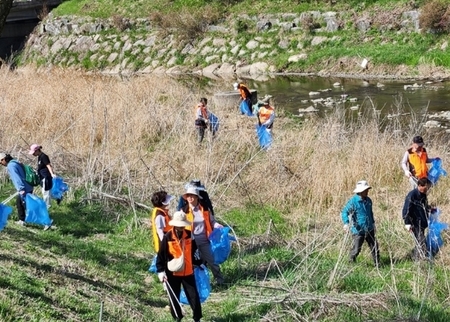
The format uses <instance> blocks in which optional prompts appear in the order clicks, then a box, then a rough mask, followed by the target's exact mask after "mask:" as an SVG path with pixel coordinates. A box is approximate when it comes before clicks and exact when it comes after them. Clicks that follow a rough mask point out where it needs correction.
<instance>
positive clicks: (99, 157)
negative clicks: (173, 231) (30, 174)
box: [0, 69, 450, 322]
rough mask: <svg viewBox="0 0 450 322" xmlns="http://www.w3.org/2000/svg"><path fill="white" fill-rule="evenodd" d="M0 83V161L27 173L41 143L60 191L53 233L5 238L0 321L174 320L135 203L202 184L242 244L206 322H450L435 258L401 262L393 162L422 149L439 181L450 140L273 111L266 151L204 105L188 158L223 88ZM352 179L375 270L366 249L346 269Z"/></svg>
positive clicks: (228, 112)
mask: <svg viewBox="0 0 450 322" xmlns="http://www.w3.org/2000/svg"><path fill="white" fill-rule="evenodd" d="M0 77H1V79H2V80H3V81H2V82H0V91H1V92H2V93H4V94H3V96H2V97H1V100H0V104H1V110H2V113H0V122H1V124H2V136H1V139H0V140H1V141H0V147H1V150H2V151H7V152H11V154H12V155H13V156H17V157H19V158H20V159H21V160H22V161H27V162H35V160H34V159H30V157H29V156H28V155H27V154H26V151H27V150H28V146H29V144H30V143H34V142H37V143H40V144H41V145H42V146H43V151H44V152H46V153H48V154H49V156H50V158H51V160H52V163H53V164H54V167H55V170H56V172H57V173H58V174H61V175H63V176H64V177H65V178H66V179H67V181H68V182H69V184H70V186H71V187H72V191H71V192H70V194H69V196H68V198H67V199H66V200H65V201H64V203H63V205H62V206H60V207H58V206H57V205H56V204H55V205H53V207H52V208H51V209H50V212H51V215H52V217H53V219H54V220H55V223H56V225H57V226H58V229H56V230H50V231H43V230H41V229H38V228H34V227H26V228H22V227H18V226H16V225H14V223H12V220H11V221H10V223H9V225H8V226H7V228H6V229H5V230H4V231H2V232H1V235H2V245H3V247H2V251H1V252H0V254H1V255H0V262H1V264H0V267H1V269H2V273H3V274H2V278H1V279H0V281H1V282H0V287H1V288H2V292H0V294H1V295H0V317H1V320H2V321H96V320H98V319H99V314H100V308H101V303H103V320H104V321H170V314H169V313H168V311H167V310H165V309H164V306H165V305H167V304H168V301H167V300H166V297H165V293H164V291H163V289H162V287H161V285H160V284H159V283H158V282H157V281H156V279H155V277H154V276H152V275H150V274H148V273H147V272H146V270H147V268H148V264H149V261H150V257H151V254H152V246H151V238H150V230H149V223H148V222H149V212H148V211H147V210H143V209H142V208H140V207H139V206H138V205H137V204H136V203H135V202H138V203H141V204H145V205H150V201H149V199H150V195H151V193H152V192H153V191H155V190H158V189H161V187H164V188H165V189H166V190H167V191H169V192H170V193H172V194H176V195H180V194H182V193H183V186H184V183H185V182H186V181H188V180H190V179H192V178H201V179H202V181H203V182H204V183H205V185H206V186H207V188H208V190H209V192H210V195H211V198H212V200H213V202H214V204H215V208H216V209H217V210H216V212H217V217H218V220H219V221H221V222H223V223H226V224H229V225H231V226H232V227H233V228H234V230H235V232H236V234H237V236H238V241H239V243H236V244H235V247H234V248H233V252H232V256H231V258H230V259H229V260H228V261H227V262H226V263H225V264H224V265H223V266H222V269H223V272H224V275H225V277H226V279H227V282H228V286H227V287H226V288H220V289H216V288H215V289H214V290H213V294H212V295H211V298H210V299H208V300H207V302H206V303H205V304H204V305H203V308H204V315H205V319H204V320H205V321H236V322H237V321H261V320H263V321H337V320H344V321H367V320H375V321H393V320H396V321H399V320H404V321H407V320H408V319H415V318H418V320H420V321H448V320H449V318H450V312H449V310H448V304H449V303H448V294H449V291H450V285H449V284H448V274H449V273H450V271H449V264H450V257H449V255H448V251H447V248H446V247H447V245H446V246H445V247H444V249H443V250H442V251H441V252H440V254H439V255H438V257H437V258H436V259H435V261H434V262H433V263H432V264H429V263H427V262H420V263H413V262H411V261H410V260H409V259H408V256H409V252H410V250H411V249H412V245H413V242H412V240H411V239H410V236H409V235H408V233H407V232H406V231H404V228H403V223H402V221H401V215H400V213H401V207H402V204H403V200H404V197H405V195H406V193H407V192H408V190H409V184H408V183H407V180H406V178H404V177H403V173H402V171H401V168H400V165H399V163H400V159H401V157H402V155H403V151H404V150H405V149H406V148H407V146H408V144H409V141H410V139H411V137H412V136H413V135H415V134H418V133H420V134H422V135H423V136H424V137H425V140H426V143H427V147H428V151H429V154H430V155H431V156H441V157H442V159H443V162H444V168H446V169H448V168H449V163H448V160H447V155H448V152H449V146H448V138H447V137H446V136H445V135H440V134H433V133H428V132H426V130H425V129H423V128H422V127H421V124H420V123H419V122H418V121H417V120H416V119H415V118H414V116H404V119H401V120H400V119H378V118H377V116H376V115H377V113H376V112H374V111H373V110H372V109H367V110H364V111H361V112H362V114H361V115H358V114H348V113H349V112H348V111H346V110H344V109H342V108H338V109H336V110H334V111H333V112H332V113H330V114H329V115H328V116H327V117H326V118H323V119H314V118H312V119H309V120H307V121H305V122H302V123H301V122H299V121H298V120H297V119H295V118H289V117H287V116H284V113H283V111H281V110H279V109H277V113H278V118H277V119H276V123H275V128H274V139H275V141H274V144H273V147H272V148H271V149H270V150H269V151H267V152H264V151H261V150H260V149H259V147H258V144H257V140H256V137H255V135H256V134H255V130H254V123H255V121H254V120H253V119H249V118H247V117H242V116H240V115H238V113H237V108H236V107H235V106H223V105H221V106H215V105H214V104H213V102H212V103H211V106H210V109H211V110H212V111H213V112H214V113H215V114H217V116H218V117H219V118H220V120H221V128H220V131H219V133H218V136H217V138H216V139H215V140H211V139H210V138H209V137H208V139H207V140H206V141H205V142H203V144H202V145H201V146H197V145H196V134H195V129H194V125H193V118H194V108H193V107H194V106H195V103H196V102H197V100H198V99H199V98H200V97H201V96H206V97H208V98H209V99H210V100H212V94H213V93H214V92H216V91H218V90H219V88H221V86H222V85H223V84H220V83H214V84H211V89H210V90H211V92H207V93H205V92H202V91H200V90H199V89H198V88H195V87H192V86H190V87H188V86H184V85H181V84H180V83H178V82H177V81H176V80H173V79H164V78H158V79H155V78H150V77H149V78H132V79H128V80H120V79H116V78H104V77H100V76H95V75H94V76H93V75H85V74H82V73H77V72H67V71H58V70H53V71H52V72H46V73H39V72H38V73H36V72H35V70H27V69H19V70H17V71H15V72H9V71H7V70H2V71H1V74H0ZM222 87H223V86H222ZM275 107H277V106H276V101H275ZM374 108H375V109H377V107H376V106H375V107H374ZM402 108H404V107H402V106H399V109H402ZM381 129H383V130H381ZM360 179H366V180H368V181H369V183H370V184H371V185H372V187H373V189H372V190H371V192H370V196H371V197H372V199H373V202H374V212H375V218H376V221H377V228H378V238H379V242H380V245H381V261H382V264H383V265H382V267H381V268H380V269H375V268H374V267H373V265H372V263H371V260H370V255H369V252H368V249H367V247H366V246H365V248H364V250H363V252H362V254H361V255H360V258H358V263H357V264H356V265H350V264H348V263H347V261H346V258H347V257H346V256H347V251H348V249H349V247H350V240H349V238H347V237H346V236H345V234H344V232H343V231H342V224H341V222H340V216H339V214H340V210H341V208H342V206H343V205H344V203H345V202H346V200H347V199H348V198H349V197H350V196H351V195H352V190H353V188H354V185H355V183H356V181H358V180H360ZM1 183H2V185H1V194H2V196H4V197H6V196H8V195H9V194H10V193H11V192H12V191H13V189H12V187H11V185H10V183H9V182H8V180H7V177H6V175H5V172H3V171H2V173H1ZM449 186H450V183H449V181H448V179H447V178H444V179H441V182H439V185H438V186H437V187H436V188H434V189H432V191H431V192H430V196H429V200H430V201H432V202H436V204H437V206H438V207H439V208H440V209H441V210H442V213H443V215H442V220H443V221H446V222H450V217H449V215H448V213H449V210H450V205H449V198H448V194H447V191H448V189H449ZM104 193H108V194H109V195H113V196H115V197H120V198H121V199H124V200H126V201H125V202H118V201H117V200H116V199H113V198H109V197H105V195H104ZM172 206H175V205H172ZM444 240H445V242H446V243H447V242H448V235H447V233H445V234H444ZM188 312H189V309H188ZM189 315H190V313H189Z"/></svg>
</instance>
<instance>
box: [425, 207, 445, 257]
mask: <svg viewBox="0 0 450 322" xmlns="http://www.w3.org/2000/svg"><path fill="white" fill-rule="evenodd" d="M440 214H441V211H440V210H439V209H436V210H435V211H433V212H432V213H431V214H430V222H429V225H428V234H427V237H426V245H427V250H428V253H429V254H430V256H435V255H436V254H437V253H438V252H439V249H440V248H441V247H442V246H443V245H444V240H443V239H442V236H441V232H442V231H443V230H444V229H448V224H446V223H443V222H440V221H439V216H440Z"/></svg>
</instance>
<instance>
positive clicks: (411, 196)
mask: <svg viewBox="0 0 450 322" xmlns="http://www.w3.org/2000/svg"><path fill="white" fill-rule="evenodd" d="M429 211H430V206H429V205H428V199H427V195H426V194H425V193H421V192H420V191H419V190H418V189H417V188H416V189H414V190H411V191H410V192H409V193H408V195H407V196H406V198H405V203H404V204H403V211H402V217H403V220H404V222H405V225H412V226H414V227H421V228H422V229H425V228H427V227H428V213H429Z"/></svg>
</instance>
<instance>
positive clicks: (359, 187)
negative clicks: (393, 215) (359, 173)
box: [353, 180, 372, 193]
mask: <svg viewBox="0 0 450 322" xmlns="http://www.w3.org/2000/svg"><path fill="white" fill-rule="evenodd" d="M367 189H372V187H371V186H369V184H368V183H367V181H365V180H361V181H358V182H357V183H356V188H355V190H353V192H354V193H360V192H363V191H366V190H367Z"/></svg>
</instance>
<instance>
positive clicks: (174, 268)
mask: <svg viewBox="0 0 450 322" xmlns="http://www.w3.org/2000/svg"><path fill="white" fill-rule="evenodd" d="M191 224H192V223H191V222H190V221H188V220H187V219H186V214H185V213H184V212H182V211H176V212H175V213H174V214H173V217H172V220H170V221H169V225H170V226H171V227H172V228H171V229H170V230H169V231H168V232H167V233H166V234H165V235H164V237H163V239H162V241H161V247H160V248H159V251H158V257H157V260H156V271H157V273H158V279H159V280H160V281H161V283H167V284H168V287H169V290H168V294H169V297H170V304H171V305H170V313H171V314H172V317H173V318H174V319H175V320H176V321H181V319H182V318H183V312H182V309H181V306H180V302H179V301H180V292H181V285H183V289H184V292H185V294H186V297H187V299H188V302H189V305H190V306H191V309H192V312H193V319H194V321H196V322H198V321H200V319H201V318H202V306H201V303H200V296H199V294H198V291H197V286H196V283H195V275H194V265H195V266H201V264H202V261H201V259H200V254H199V251H198V249H197V244H196V241H195V239H194V238H192V237H193V236H192V232H191V231H190V230H187V229H186V227H191ZM165 287H167V285H165Z"/></svg>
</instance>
